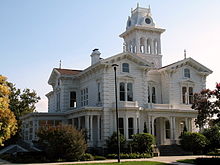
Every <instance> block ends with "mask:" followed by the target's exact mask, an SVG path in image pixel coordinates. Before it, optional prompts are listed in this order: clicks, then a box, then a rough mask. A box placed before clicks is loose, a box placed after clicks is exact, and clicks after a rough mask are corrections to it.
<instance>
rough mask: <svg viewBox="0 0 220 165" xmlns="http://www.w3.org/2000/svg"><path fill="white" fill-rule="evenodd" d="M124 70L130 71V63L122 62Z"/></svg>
mask: <svg viewBox="0 0 220 165" xmlns="http://www.w3.org/2000/svg"><path fill="white" fill-rule="evenodd" d="M122 72H127V73H129V64H128V63H123V64H122Z"/></svg>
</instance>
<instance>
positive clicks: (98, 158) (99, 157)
mask: <svg viewBox="0 0 220 165" xmlns="http://www.w3.org/2000/svg"><path fill="white" fill-rule="evenodd" d="M105 159H106V157H104V156H98V155H96V156H94V160H105Z"/></svg>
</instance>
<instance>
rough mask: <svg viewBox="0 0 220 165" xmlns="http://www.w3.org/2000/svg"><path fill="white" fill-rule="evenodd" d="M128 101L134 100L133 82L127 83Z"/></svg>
mask: <svg viewBox="0 0 220 165" xmlns="http://www.w3.org/2000/svg"><path fill="white" fill-rule="evenodd" d="M127 101H133V87H132V83H128V84H127Z"/></svg>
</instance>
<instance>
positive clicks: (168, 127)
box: [165, 120, 170, 139]
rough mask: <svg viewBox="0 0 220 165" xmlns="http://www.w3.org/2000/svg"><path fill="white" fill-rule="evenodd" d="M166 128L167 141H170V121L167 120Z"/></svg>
mask: <svg viewBox="0 0 220 165" xmlns="http://www.w3.org/2000/svg"><path fill="white" fill-rule="evenodd" d="M165 126H166V139H170V122H169V121H168V120H166V122H165Z"/></svg>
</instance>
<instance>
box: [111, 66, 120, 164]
mask: <svg viewBox="0 0 220 165" xmlns="http://www.w3.org/2000/svg"><path fill="white" fill-rule="evenodd" d="M117 66H118V65H117V64H113V65H112V67H113V68H114V72H115V112H116V129H117V142H118V163H120V139H119V120H118V98H117V82H116V69H117Z"/></svg>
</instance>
